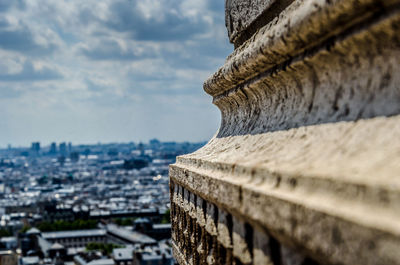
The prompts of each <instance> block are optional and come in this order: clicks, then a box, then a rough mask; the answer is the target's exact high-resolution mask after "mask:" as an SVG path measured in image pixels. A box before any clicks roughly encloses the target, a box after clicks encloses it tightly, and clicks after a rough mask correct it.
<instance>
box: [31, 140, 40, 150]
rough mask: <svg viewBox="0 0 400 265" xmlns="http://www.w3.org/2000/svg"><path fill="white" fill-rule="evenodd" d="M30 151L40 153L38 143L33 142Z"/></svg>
mask: <svg viewBox="0 0 400 265" xmlns="http://www.w3.org/2000/svg"><path fill="white" fill-rule="evenodd" d="M31 150H32V151H33V152H35V153H39V151H40V142H33V143H32V147H31Z"/></svg>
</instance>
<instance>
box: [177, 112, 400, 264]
mask: <svg viewBox="0 0 400 265" xmlns="http://www.w3.org/2000/svg"><path fill="white" fill-rule="evenodd" d="M389 135H390V136H389ZM395 135H400V116H395V117H390V118H375V119H369V120H360V121H357V122H342V123H336V124H321V125H316V126H308V127H305V128H298V129H292V130H289V131H278V132H271V133H266V134H263V135H253V136H232V137H226V138H214V139H213V140H211V141H210V143H209V144H208V145H207V146H205V147H204V148H203V149H200V150H199V151H197V152H195V153H193V154H191V155H186V156H183V157H179V158H178V160H177V164H175V165H172V166H171V169H170V176H171V181H173V182H174V183H177V184H179V185H182V187H184V188H185V189H187V190H188V191H190V192H192V193H194V194H196V195H197V196H200V197H202V198H203V199H204V200H207V201H208V202H211V203H213V204H215V205H217V206H218V208H219V209H224V210H225V211H227V212H229V213H230V214H232V215H233V216H237V217H238V218H241V219H243V220H246V222H248V223H250V224H252V225H255V226H258V227H264V228H265V229H268V231H269V232H270V234H271V235H273V236H274V237H276V238H277V239H278V240H279V241H280V242H283V243H284V244H286V245H288V246H291V247H294V248H300V249H302V253H306V254H307V255H308V256H311V257H313V258H314V259H315V260H318V261H320V262H321V263H329V264H337V263H343V264H400V263H399V262H400V257H399V256H398V254H399V253H398V252H393V251H392V250H393V249H396V246H399V245H400V223H399V222H398V220H400V215H399V212H400V211H399V205H400V203H399V202H400V183H399V180H398V178H397V177H398V172H400V156H399V155H396V154H399V152H400V143H399V142H398V141H397V142H393V141H392V138H393V137H395ZM260 142H262V143H263V145H261V146H260V145H258V143H260ZM339 150H340V152H338V151H339ZM364 246H369V247H370V250H369V251H363V250H362V248H363V247H364ZM377 253H379V254H377Z"/></svg>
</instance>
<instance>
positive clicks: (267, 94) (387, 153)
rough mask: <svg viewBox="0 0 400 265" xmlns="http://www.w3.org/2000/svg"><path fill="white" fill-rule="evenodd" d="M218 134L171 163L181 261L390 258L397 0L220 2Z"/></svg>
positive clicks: (399, 198) (394, 254) (399, 69)
mask: <svg viewBox="0 0 400 265" xmlns="http://www.w3.org/2000/svg"><path fill="white" fill-rule="evenodd" d="M226 24H227V30H228V35H229V37H230V40H231V42H232V43H234V45H235V50H234V52H233V53H232V54H231V55H230V56H229V57H228V58H227V60H226V62H225V64H224V65H223V66H222V67H221V68H220V69H219V70H218V71H217V72H216V73H215V74H214V75H213V76H211V77H210V78H209V79H208V80H206V81H205V84H204V90H205V91H206V92H207V93H209V94H210V95H211V96H212V97H213V103H214V104H215V105H216V106H217V107H218V108H219V109H220V110H221V119H222V121H221V126H220V129H219V130H218V132H217V133H216V135H215V136H214V138H213V139H211V140H210V142H209V143H208V144H207V145H206V146H204V147H203V148H202V149H200V150H198V151H196V152H195V153H192V154H189V155H184V156H180V157H178V158H177V162H176V163H175V164H174V165H171V167H170V178H171V182H170V188H171V213H172V227H173V228H172V238H173V244H174V246H173V249H174V255H175V257H176V259H177V260H178V262H179V263H180V264H182V265H183V264H271V265H289V264H290V265H292V264H293V265H306V264H349V265H350V264H352V265H354V264H363V265H364V264H365V265H368V264H371V265H372V264H400V137H399V136H400V115H399V114H400V74H399V73H400V1H399V0H294V1H279V0H276V1H274V0H266V1H257V0H242V1H240V0H227V1H226Z"/></svg>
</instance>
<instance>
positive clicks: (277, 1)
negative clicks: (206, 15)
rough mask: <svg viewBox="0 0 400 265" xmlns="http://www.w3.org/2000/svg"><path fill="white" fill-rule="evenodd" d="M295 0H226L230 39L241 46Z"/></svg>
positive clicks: (226, 18)
mask: <svg viewBox="0 0 400 265" xmlns="http://www.w3.org/2000/svg"><path fill="white" fill-rule="evenodd" d="M292 2H293V0H225V7H226V8H225V24H226V28H227V29H228V36H229V40H230V41H231V42H232V43H234V44H235V46H239V45H240V44H241V43H243V42H244V41H245V40H247V39H248V38H249V37H251V35H253V34H254V33H255V31H256V30H257V29H258V28H260V27H261V26H264V25H265V24H266V23H268V22H269V21H270V20H272V19H273V18H274V17H275V16H277V15H279V13H280V12H281V11H282V10H283V9H284V8H286V7H287V6H288V5H289V4H290V3H292Z"/></svg>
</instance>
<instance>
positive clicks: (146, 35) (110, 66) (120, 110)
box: [0, 0, 233, 148]
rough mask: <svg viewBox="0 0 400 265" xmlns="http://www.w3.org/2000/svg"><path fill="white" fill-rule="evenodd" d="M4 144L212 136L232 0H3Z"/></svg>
mask: <svg viewBox="0 0 400 265" xmlns="http://www.w3.org/2000/svg"><path fill="white" fill-rule="evenodd" d="M0 14H1V19H0V56H2V58H3V60H2V61H1V62H0V69H2V74H0V113H2V118H1V119H0V148H5V147H7V146H8V144H11V145H12V146H29V145H30V143H31V142H35V141H40V142H42V143H45V144H50V143H51V142H63V141H65V142H73V143H79V144H80V143H97V142H102V143H104V142H107V143H108V142H130V141H135V142H139V141H148V140H149V139H152V138H158V139H160V140H162V141H180V142H181V141H206V140H208V139H209V138H210V137H212V135H213V134H214V133H215V132H216V131H217V129H218V126H219V120H220V114H219V111H218V109H217V108H216V107H215V106H212V105H211V104H210V101H211V97H209V96H208V95H206V94H205V93H204V91H203V90H202V84H203V81H204V80H205V79H206V78H207V77H208V76H209V75H210V74H211V73H213V72H214V71H215V70H216V69H217V68H218V65H221V64H222V63H223V61H224V60H225V58H226V56H227V55H228V54H229V53H230V52H231V50H232V49H233V47H232V46H231V45H230V44H229V42H228V38H227V34H226V29H225V26H224V3H223V1H212V0H208V1H201V2H199V1H172V0H170V1H162V0H147V1H128V0H119V1H102V2H101V3H100V2H98V1H85V2H81V1H56V2H55V1H49V0H46V1H41V2H40V3H38V2H37V1H27V0H26V1H25V0H19V1H0Z"/></svg>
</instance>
